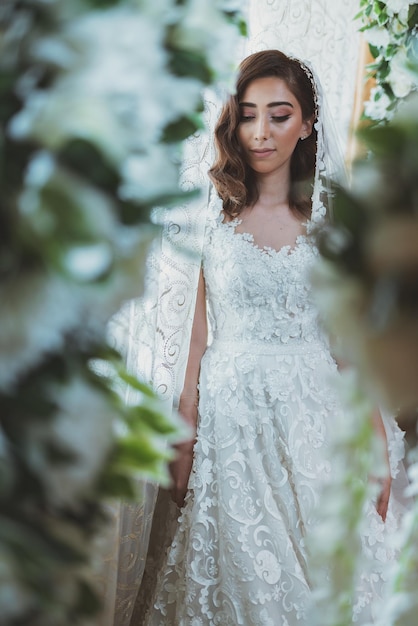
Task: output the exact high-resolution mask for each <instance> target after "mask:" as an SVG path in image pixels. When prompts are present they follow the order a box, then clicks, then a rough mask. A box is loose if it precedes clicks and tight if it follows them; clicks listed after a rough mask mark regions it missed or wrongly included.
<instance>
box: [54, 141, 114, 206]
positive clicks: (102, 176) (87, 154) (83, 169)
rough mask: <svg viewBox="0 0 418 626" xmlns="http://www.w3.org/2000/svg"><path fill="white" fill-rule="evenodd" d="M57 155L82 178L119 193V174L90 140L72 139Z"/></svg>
mask: <svg viewBox="0 0 418 626" xmlns="http://www.w3.org/2000/svg"><path fill="white" fill-rule="evenodd" d="M57 157H58V161H60V162H61V163H62V164H64V165H65V166H66V167H68V168H69V169H71V170H73V171H74V172H76V173H77V174H78V175H80V176H81V177H82V178H86V179H87V180H88V181H89V183H90V184H91V185H97V186H98V187H100V188H102V189H104V190H106V191H107V192H111V193H113V194H114V195H116V194H117V189H118V187H119V184H120V177H119V174H118V173H117V172H116V170H115V168H114V167H113V165H111V164H110V163H109V161H108V160H107V159H106V157H105V156H104V155H103V154H102V153H101V152H100V150H99V149H98V147H97V146H95V145H94V144H92V143H91V142H90V141H87V140H85V139H79V138H75V139H72V140H70V141H68V142H67V143H66V144H65V146H64V147H63V148H61V150H60V151H59V152H58V155H57Z"/></svg>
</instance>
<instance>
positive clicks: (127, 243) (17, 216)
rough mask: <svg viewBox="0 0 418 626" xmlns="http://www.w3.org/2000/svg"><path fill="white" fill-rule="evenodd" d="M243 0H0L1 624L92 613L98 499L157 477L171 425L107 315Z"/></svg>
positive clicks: (131, 274)
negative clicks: (124, 355) (132, 369)
mask: <svg viewBox="0 0 418 626" xmlns="http://www.w3.org/2000/svg"><path fill="white" fill-rule="evenodd" d="M236 4H237V3H231V2H230V1H229V2H228V1H225V2H222V1H221V0H219V1H218V0H216V1H214V0H184V1H182V2H179V1H178V0H103V1H100V2H98V1H97V0H74V2H68V0H2V2H1V6H0V101H1V104H0V136H1V138H2V141H1V143H0V163H1V168H0V185H1V188H2V194H1V198H0V470H1V472H0V473H1V478H0V561H1V565H0V586H1V591H0V604H1V619H0V621H1V623H2V624H3V625H4V626H9V624H10V625H11V624H14V623H17V622H19V624H22V625H23V624H31V626H40V625H42V626H66V624H69V623H75V622H76V621H77V620H78V618H79V617H80V616H83V617H84V616H86V615H88V613H89V612H90V613H93V612H94V610H95V609H96V608H97V600H96V599H95V596H94V593H93V590H92V588H91V585H90V583H89V580H88V577H86V570H88V567H87V568H86V563H87V564H88V562H89V558H90V550H91V543H92V542H91V537H92V536H93V535H94V533H95V532H96V530H97V528H99V527H100V524H102V523H103V507H102V505H103V501H104V499H105V498H108V497H112V496H117V497H130V496H132V495H134V491H133V485H132V482H131V477H132V476H134V477H138V476H142V477H153V478H156V477H157V478H158V479H159V480H161V481H164V480H167V467H166V466H167V461H168V460H169V458H171V457H170V454H169V452H168V451H167V450H166V447H165V442H166V441H167V440H170V438H171V439H173V438H175V437H178V436H179V432H180V427H179V424H178V423H176V420H175V418H174V417H171V416H167V415H166V414H165V412H164V409H163V407H162V404H161V402H160V401H159V399H158V398H157V397H156V396H155V395H154V394H153V392H152V391H151V390H150V389H149V388H148V387H147V386H146V385H144V384H143V383H142V382H140V381H138V380H137V379H136V378H135V377H134V376H133V375H132V373H128V372H127V371H126V369H125V366H124V365H123V364H122V361H121V356H120V355H119V354H117V353H116V352H115V350H114V349H113V348H112V347H111V346H109V344H108V340H107V328H108V322H109V320H110V319H111V318H112V316H113V315H114V314H115V313H116V312H118V311H119V310H120V308H121V307H122V305H123V304H124V303H125V302H126V301H128V300H130V299H132V298H136V297H138V296H140V295H141V292H142V289H143V284H144V274H145V269H146V258H147V253H148V249H149V246H150V245H151V243H152V241H153V240H154V238H155V236H156V233H158V232H159V230H158V228H157V227H156V226H155V225H154V224H153V223H152V221H151V218H150V215H151V213H152V211H153V209H154V208H155V207H158V206H167V207H169V206H170V205H172V204H174V203H176V202H177V201H180V200H182V199H183V198H184V197H186V196H187V195H188V192H186V191H184V190H182V189H180V187H179V169H180V164H181V149H182V141H183V140H184V139H186V138H187V137H188V136H190V135H191V134H193V133H194V132H196V131H197V130H198V129H199V128H200V127H201V125H202V122H201V118H200V116H201V112H202V110H203V103H202V90H203V88H204V87H206V86H207V85H210V84H212V83H213V82H214V81H215V80H217V81H218V80H219V81H228V82H230V81H231V80H232V79H231V77H232V74H233V70H232V64H233V63H234V58H235V57H234V54H233V49H234V47H235V45H236V42H237V39H238V36H239V30H240V28H241V29H242V28H243V22H242V20H241V17H240V14H239V13H238V10H237V6H235V5H236ZM105 374H106V375H105ZM117 390H118V391H120V390H122V391H121V392H120V393H119V392H118V393H117ZM125 392H126V393H127V394H129V396H130V398H131V401H130V402H129V403H128V402H123V400H122V398H121V395H123V393H125ZM28 563H30V566H28ZM77 623H78V621H77Z"/></svg>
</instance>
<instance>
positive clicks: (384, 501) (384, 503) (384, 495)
mask: <svg viewBox="0 0 418 626" xmlns="http://www.w3.org/2000/svg"><path fill="white" fill-rule="evenodd" d="M379 484H380V485H381V490H380V493H379V496H378V498H377V503H376V511H377V512H378V513H379V515H380V517H381V518H382V520H383V521H384V522H385V521H386V515H387V512H388V506H389V498H390V489H391V485H392V478H391V476H390V475H389V476H388V477H387V478H384V479H382V480H380V481H379Z"/></svg>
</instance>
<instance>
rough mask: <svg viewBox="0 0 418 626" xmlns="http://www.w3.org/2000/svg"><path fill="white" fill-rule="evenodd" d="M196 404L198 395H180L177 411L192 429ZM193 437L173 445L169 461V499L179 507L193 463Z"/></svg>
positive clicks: (195, 417) (194, 423)
mask: <svg viewBox="0 0 418 626" xmlns="http://www.w3.org/2000/svg"><path fill="white" fill-rule="evenodd" d="M197 405H198V396H197V394H195V395H190V396H183V395H182V396H181V398H180V404H179V413H180V415H181V416H182V417H183V418H184V420H185V422H187V424H190V425H191V427H192V428H193V430H195V429H196V423H197ZM194 444H195V439H194V438H193V439H190V440H188V441H183V442H182V443H179V444H177V445H175V446H174V449H175V451H176V458H175V459H174V460H173V461H172V462H171V463H170V465H169V471H170V475H171V481H172V484H171V499H172V500H173V502H175V503H176V504H177V506H178V507H179V508H181V507H182V506H183V505H184V498H185V497H186V493H187V485H188V482H189V477H190V472H191V469H192V465H193V448H194Z"/></svg>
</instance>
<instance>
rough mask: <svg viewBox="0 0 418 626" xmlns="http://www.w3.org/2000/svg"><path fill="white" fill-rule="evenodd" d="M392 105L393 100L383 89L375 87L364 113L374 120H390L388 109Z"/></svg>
mask: <svg viewBox="0 0 418 626" xmlns="http://www.w3.org/2000/svg"><path fill="white" fill-rule="evenodd" d="M391 103H392V101H391V99H390V98H389V96H388V95H387V94H386V93H385V92H384V91H383V89H382V88H381V87H374V88H373V89H372V90H371V91H370V99H369V100H368V101H367V102H365V103H364V112H365V114H366V115H367V117H370V118H371V119H373V120H384V119H389V118H390V113H389V112H388V110H387V109H388V107H389V106H390V105H391Z"/></svg>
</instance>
